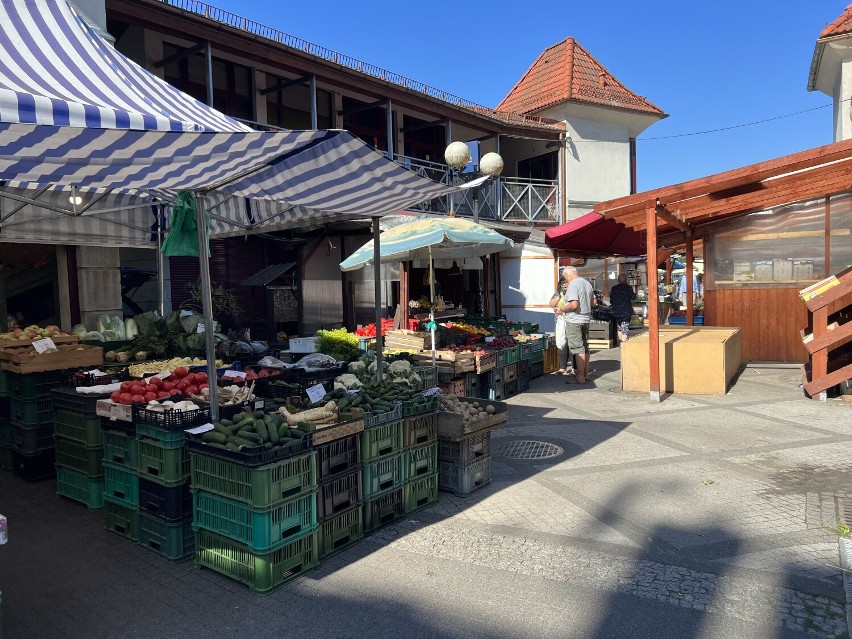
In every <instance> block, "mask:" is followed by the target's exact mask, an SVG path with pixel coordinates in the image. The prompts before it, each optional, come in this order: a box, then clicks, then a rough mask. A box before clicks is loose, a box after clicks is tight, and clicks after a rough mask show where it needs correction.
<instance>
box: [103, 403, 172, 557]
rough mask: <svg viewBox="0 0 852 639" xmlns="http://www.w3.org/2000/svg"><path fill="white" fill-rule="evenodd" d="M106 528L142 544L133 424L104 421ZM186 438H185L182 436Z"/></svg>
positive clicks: (136, 445)
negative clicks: (140, 540)
mask: <svg viewBox="0 0 852 639" xmlns="http://www.w3.org/2000/svg"><path fill="white" fill-rule="evenodd" d="M101 436H102V438H103V443H104V477H105V480H104V505H105V507H106V529H107V530H108V531H110V532H111V533H113V534H115V535H118V536H119V537H123V538H124V539H127V540H129V541H133V542H138V541H139V500H140V498H139V471H138V466H139V452H138V449H139V447H138V442H137V441H136V426H134V424H133V422H127V421H121V420H110V419H103V420H101ZM180 436H181V437H183V435H180Z"/></svg>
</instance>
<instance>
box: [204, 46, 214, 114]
mask: <svg viewBox="0 0 852 639" xmlns="http://www.w3.org/2000/svg"><path fill="white" fill-rule="evenodd" d="M205 62H206V64H207V106H211V107H212V106H213V45H212V44H211V43H210V40H208V41H207V50H206V52H205Z"/></svg>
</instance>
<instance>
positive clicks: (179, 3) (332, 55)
mask: <svg viewBox="0 0 852 639" xmlns="http://www.w3.org/2000/svg"><path fill="white" fill-rule="evenodd" d="M162 2H163V4H168V5H170V6H173V7H175V8H177V9H181V10H182V11H187V12H190V13H194V14H196V15H199V16H204V17H205V18H207V19H209V20H213V21H215V22H218V23H220V24H224V25H227V26H229V27H233V28H234V29H239V30H241V31H245V32H247V33H251V34H252V35H256V36H259V37H261V38H266V39H267V40H272V41H273V42H277V43H278V44H281V45H283V46H285V47H290V48H291V49H295V50H298V51H301V52H303V53H306V54H308V55H312V56H314V57H317V58H321V59H322V60H325V61H326V62H332V63H334V64H337V65H340V66H342V67H346V68H347V69H351V70H353V71H357V72H358V73H363V74H365V75H369V76H372V77H374V78H378V79H379V80H383V81H385V82H390V83H392V84H396V85H398V86H401V87H403V88H406V89H412V90H413V91H417V92H419V93H423V94H425V95H428V96H430V97H432V98H436V99H438V100H441V101H443V102H447V103H448V104H452V105H453V106H457V107H463V108H465V109H469V110H471V111H475V112H476V113H477V114H479V115H482V116H484V117H487V118H491V119H493V120H499V121H500V122H503V123H511V124H521V125H527V126H538V127H547V128H559V129H561V128H562V124H561V123H560V122H559V121H557V120H552V119H549V118H542V117H538V116H534V115H525V114H522V113H510V112H506V111H495V110H494V109H492V108H490V107H486V106H482V105H481V104H476V103H475V102H471V101H470V100H466V99H465V98H460V97H459V96H457V95H453V94H452V93H447V92H446V91H442V90H441V89H436V88H435V87H431V86H429V85H428V84H424V83H423V82H418V81H417V80H412V79H410V78H407V77H405V76H404V75H400V74H399V73H394V72H392V71H388V70H387V69H383V68H381V67H378V66H376V65H373V64H368V63H367V62H363V61H362V60H358V59H357V58H353V57H352V56H348V55H346V54H343V53H338V52H337V51H334V50H333V49H328V48H326V47H323V46H320V45H318V44H314V43H312V42H308V41H307V40H303V39H302V38H297V37H296V36H293V35H290V34H289V33H284V32H283V31H279V30H278V29H275V28H273V27H268V26H266V25H264V24H260V23H259V22H255V21H254V20H249V19H248V18H243V17H242V16H238V15H236V14H235V13H231V12H230V11H225V10H224V9H219V8H217V7H214V6H213V5H210V4H208V3H206V2H198V1H197V0H162Z"/></svg>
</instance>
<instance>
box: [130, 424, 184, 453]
mask: <svg viewBox="0 0 852 639" xmlns="http://www.w3.org/2000/svg"><path fill="white" fill-rule="evenodd" d="M136 438H137V439H153V440H156V441H158V442H159V443H160V445H161V446H162V447H163V448H180V447H181V446H183V444H184V442H185V441H186V434H185V433H184V432H183V431H182V430H166V429H165V428H157V427H156V426H151V425H149V424H142V423H139V424H136Z"/></svg>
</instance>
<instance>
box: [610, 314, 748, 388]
mask: <svg viewBox="0 0 852 639" xmlns="http://www.w3.org/2000/svg"><path fill="white" fill-rule="evenodd" d="M741 363H742V342H741V332H740V329H739V328H724V327H716V326H698V327H696V326H684V327H677V326H661V327H660V390H661V391H663V392H668V393H685V394H688V395H724V394H725V393H726V392H727V390H728V385H729V384H730V383H731V380H732V379H733V378H734V376H735V375H736V374H737V372H738V371H739V369H740V365H741ZM648 364H649V361H648V334H647V333H645V334H642V335H637V336H636V337H631V338H630V339H629V340H627V341H626V342H624V343H622V344H621V382H622V388H623V389H624V390H626V391H647V390H648V377H649V375H648Z"/></svg>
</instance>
